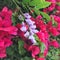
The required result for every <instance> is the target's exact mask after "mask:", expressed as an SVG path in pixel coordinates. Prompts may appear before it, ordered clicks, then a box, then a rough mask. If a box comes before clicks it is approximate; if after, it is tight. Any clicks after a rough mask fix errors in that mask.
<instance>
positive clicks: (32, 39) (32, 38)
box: [29, 35, 36, 43]
mask: <svg viewBox="0 0 60 60" xmlns="http://www.w3.org/2000/svg"><path fill="white" fill-rule="evenodd" d="M29 39H30V40H31V41H32V43H36V40H35V38H34V36H33V35H31V36H29Z"/></svg>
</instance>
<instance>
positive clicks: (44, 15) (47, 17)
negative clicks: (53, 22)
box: [40, 11, 50, 21]
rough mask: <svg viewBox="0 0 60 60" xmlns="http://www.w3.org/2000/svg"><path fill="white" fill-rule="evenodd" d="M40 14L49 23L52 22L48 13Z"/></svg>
mask: <svg viewBox="0 0 60 60" xmlns="http://www.w3.org/2000/svg"><path fill="white" fill-rule="evenodd" d="M40 14H41V15H42V16H43V18H45V19H46V20H47V21H50V16H49V15H48V14H47V13H44V12H41V11H40Z"/></svg>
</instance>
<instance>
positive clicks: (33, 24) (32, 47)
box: [17, 13, 60, 60]
mask: <svg viewBox="0 0 60 60" xmlns="http://www.w3.org/2000/svg"><path fill="white" fill-rule="evenodd" d="M24 16H25V18H26V19H25V21H24V22H22V24H17V27H19V31H21V32H20V34H21V35H20V34H19V36H20V37H21V38H24V40H25V44H24V48H25V49H26V50H27V51H29V52H31V54H32V57H33V58H35V59H36V60H39V59H40V60H41V59H42V60H44V57H46V56H47V54H48V50H49V47H50V46H54V47H55V48H59V47H60V45H59V43H58V42H57V41H56V40H54V39H51V38H50V37H51V36H54V37H56V36H58V35H60V32H59V30H60V27H59V25H60V23H59V22H58V21H59V20H58V19H59V17H58V16H55V15H51V20H50V21H49V22H48V23H47V24H46V23H44V21H43V20H42V16H41V15H39V16H37V17H36V18H33V17H32V16H30V15H29V13H25V14H24ZM52 18H54V21H55V22H56V23H57V26H54V25H53V23H52V21H53V20H52ZM35 34H36V35H37V37H38V38H39V41H40V42H42V43H43V44H44V45H45V49H44V52H43V56H44V57H40V58H39V57H38V55H39V54H40V53H41V52H40V51H41V50H40V48H39V47H38V45H36V43H37V41H36V40H35V37H34V35H35ZM26 41H28V42H30V41H31V42H30V44H29V43H28V44H27V43H26ZM31 43H32V44H31Z"/></svg>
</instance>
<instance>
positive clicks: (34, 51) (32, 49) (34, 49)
mask: <svg viewBox="0 0 60 60" xmlns="http://www.w3.org/2000/svg"><path fill="white" fill-rule="evenodd" d="M29 51H30V52H31V53H32V57H35V56H36V55H38V54H39V53H40V48H39V47H38V46H35V45H32V46H30V47H29Z"/></svg>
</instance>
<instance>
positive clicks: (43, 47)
mask: <svg viewBox="0 0 60 60" xmlns="http://www.w3.org/2000/svg"><path fill="white" fill-rule="evenodd" d="M40 49H41V53H43V52H44V49H45V45H44V44H43V43H41V46H40Z"/></svg>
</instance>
